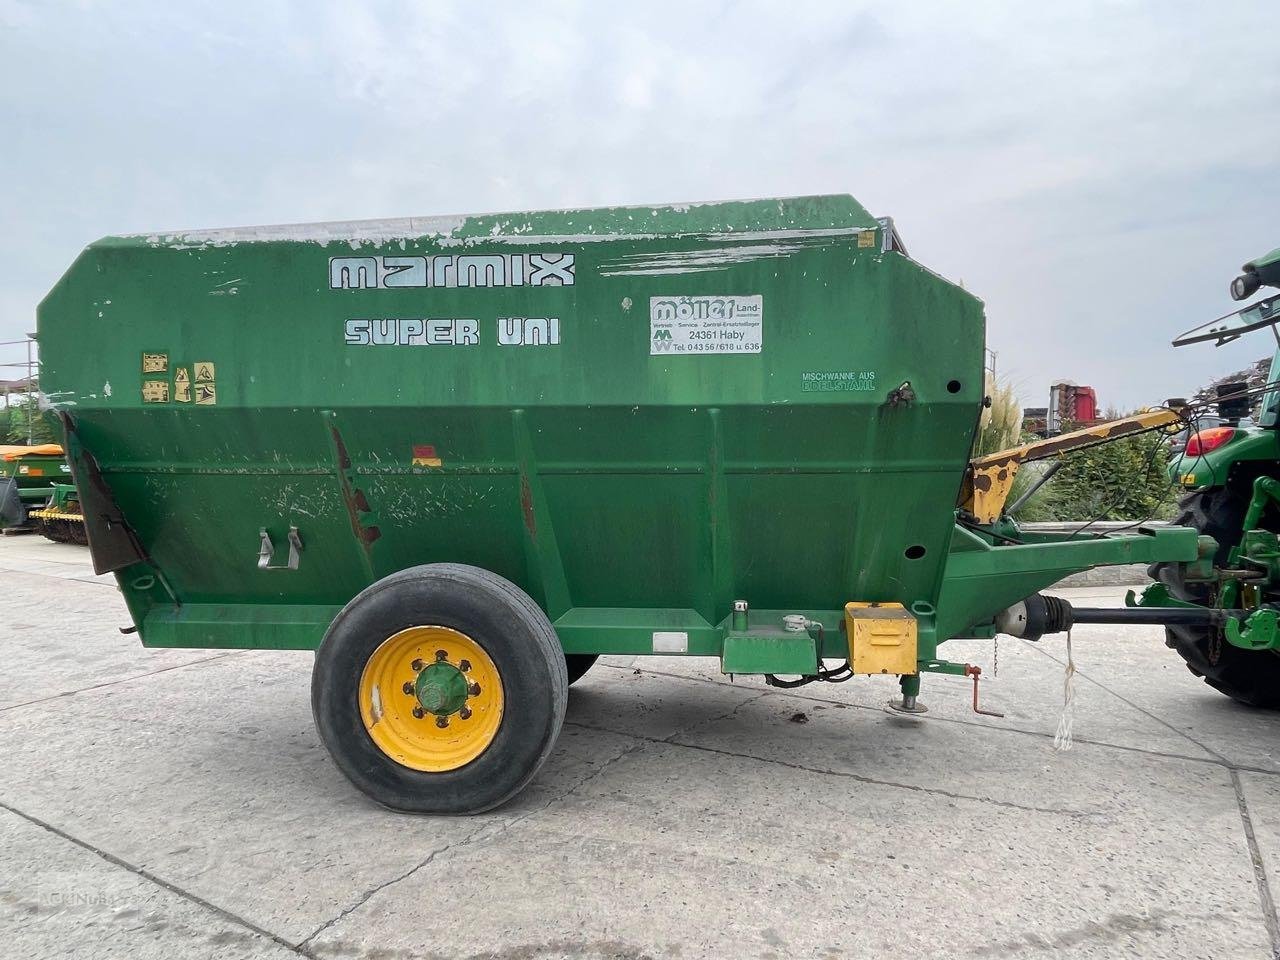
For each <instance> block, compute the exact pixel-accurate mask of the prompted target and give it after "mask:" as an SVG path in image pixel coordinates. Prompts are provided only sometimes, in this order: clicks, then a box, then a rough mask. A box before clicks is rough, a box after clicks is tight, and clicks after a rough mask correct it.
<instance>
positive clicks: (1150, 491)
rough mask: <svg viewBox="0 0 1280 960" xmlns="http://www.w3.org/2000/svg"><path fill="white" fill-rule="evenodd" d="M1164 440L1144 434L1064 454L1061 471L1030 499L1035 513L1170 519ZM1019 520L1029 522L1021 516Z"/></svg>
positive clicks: (1171, 492) (1172, 500)
mask: <svg viewBox="0 0 1280 960" xmlns="http://www.w3.org/2000/svg"><path fill="white" fill-rule="evenodd" d="M1165 440H1166V437H1165V435H1164V434H1163V433H1160V432H1154V433H1145V434H1141V435H1140V436H1136V437H1128V438H1126V439H1124V440H1116V441H1113V442H1111V443H1103V444H1099V445H1098V446H1094V447H1088V448H1086V449H1084V450H1078V451H1076V452H1075V453H1068V454H1066V455H1065V456H1064V457H1063V463H1062V467H1061V469H1059V470H1058V472H1057V474H1056V475H1055V476H1054V477H1053V479H1052V480H1050V481H1049V483H1048V484H1047V485H1046V486H1045V487H1043V488H1042V489H1041V492H1039V493H1038V494H1037V495H1036V496H1035V497H1034V498H1033V503H1034V502H1035V501H1040V504H1039V509H1038V510H1037V511H1036V512H1037V513H1043V514H1047V516H1044V517H1043V519H1052V520H1146V519H1150V518H1155V519H1164V518H1166V517H1169V516H1172V515H1173V512H1174V508H1175V505H1176V503H1177V495H1176V491H1175V487H1174V485H1173V483H1171V482H1170V480H1169V476H1168V471H1167V468H1168V465H1169V457H1168V447H1167V446H1166V444H1165ZM1030 506H1032V504H1028V507H1030ZM1019 519H1022V520H1030V519H1032V517H1031V516H1030V515H1028V513H1027V511H1026V510H1023V511H1020V512H1019ZM1037 519H1040V518H1039V517H1038V518H1037Z"/></svg>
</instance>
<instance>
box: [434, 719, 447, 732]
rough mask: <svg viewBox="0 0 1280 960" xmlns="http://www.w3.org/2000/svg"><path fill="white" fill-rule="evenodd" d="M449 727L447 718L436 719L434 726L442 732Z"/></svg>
mask: <svg viewBox="0 0 1280 960" xmlns="http://www.w3.org/2000/svg"><path fill="white" fill-rule="evenodd" d="M448 725H449V718H448V717H436V726H437V727H439V728H440V729H441V730H443V729H444V728H445V727H447V726H448Z"/></svg>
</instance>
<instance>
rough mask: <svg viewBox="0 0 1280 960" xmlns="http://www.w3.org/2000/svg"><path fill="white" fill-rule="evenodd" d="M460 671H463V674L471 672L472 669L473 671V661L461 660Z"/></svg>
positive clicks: (459, 663)
mask: <svg viewBox="0 0 1280 960" xmlns="http://www.w3.org/2000/svg"><path fill="white" fill-rule="evenodd" d="M458 669H459V670H461V671H462V672H463V673H466V672H467V671H468V670H470V669H471V661H470V660H459V661H458Z"/></svg>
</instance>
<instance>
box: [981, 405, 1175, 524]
mask: <svg viewBox="0 0 1280 960" xmlns="http://www.w3.org/2000/svg"><path fill="white" fill-rule="evenodd" d="M1183 419H1184V414H1183V412H1182V411H1179V410H1171V409H1169V408H1167V407H1159V408H1157V409H1155V410H1145V411H1143V412H1142V413H1135V414H1133V415H1132V416H1128V417H1121V418H1120V419H1119V420H1109V421H1107V422H1106V423H1099V424H1096V425H1095V426H1092V427H1085V428H1084V429H1083V430H1073V431H1072V432H1070V433H1063V434H1060V435H1058V436H1056V437H1049V438H1048V439H1047V440H1036V441H1034V442H1032V443H1024V444H1022V445H1021V446H1018V447H1010V448H1009V449H1008V450H1000V451H998V452H996V453H989V454H987V455H986V456H984V457H976V458H975V459H973V460H971V461H970V462H969V466H968V468H967V469H966V470H965V476H964V483H963V485H962V486H961V488H960V499H959V503H958V504H957V505H958V506H959V508H960V509H961V510H962V511H964V512H965V513H967V514H969V515H970V516H972V517H973V518H974V519H975V520H977V522H978V523H982V524H986V523H995V522H996V521H997V520H999V519H1000V516H1001V514H1003V513H1004V505H1005V501H1006V500H1007V499H1008V498H1009V494H1010V492H1011V491H1012V490H1013V480H1014V478H1015V477H1016V476H1017V475H1018V468H1019V467H1020V466H1022V464H1024V463H1030V462H1031V461H1033V460H1047V459H1048V458H1050V457H1056V456H1059V455H1060V454H1063V453H1068V452H1070V451H1072V450H1079V449H1082V448H1084V447H1092V446H1096V445H1097V444H1100V443H1109V442H1111V441H1112V440H1119V439H1120V438H1121V437H1128V436H1132V435H1134V434H1138V433H1146V432H1148V431H1150V430H1160V429H1163V428H1164V427H1169V426H1172V425H1173V424H1175V423H1181V422H1182V421H1183Z"/></svg>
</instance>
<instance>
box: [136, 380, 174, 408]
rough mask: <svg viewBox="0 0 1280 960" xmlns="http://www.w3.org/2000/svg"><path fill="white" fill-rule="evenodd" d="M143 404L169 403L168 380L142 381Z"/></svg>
mask: <svg viewBox="0 0 1280 960" xmlns="http://www.w3.org/2000/svg"><path fill="white" fill-rule="evenodd" d="M142 402H143V403H168V402H169V381H168V380H143V381H142Z"/></svg>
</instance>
